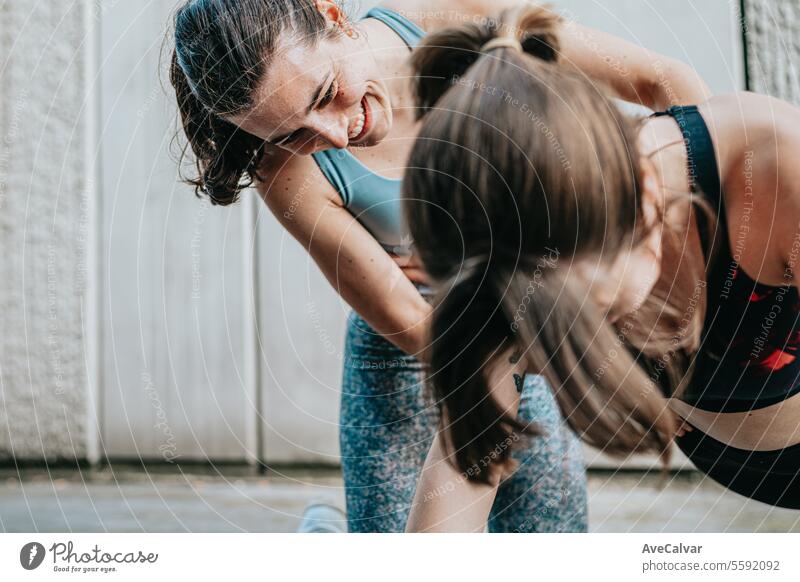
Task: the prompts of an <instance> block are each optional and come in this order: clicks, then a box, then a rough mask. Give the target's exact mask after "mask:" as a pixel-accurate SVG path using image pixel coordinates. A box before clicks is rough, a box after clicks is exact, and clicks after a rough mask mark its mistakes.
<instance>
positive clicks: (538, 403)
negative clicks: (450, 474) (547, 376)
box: [340, 313, 587, 532]
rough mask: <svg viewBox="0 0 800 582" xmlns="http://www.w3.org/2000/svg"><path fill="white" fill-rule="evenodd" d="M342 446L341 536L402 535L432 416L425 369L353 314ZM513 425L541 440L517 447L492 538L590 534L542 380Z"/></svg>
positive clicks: (574, 455)
mask: <svg viewBox="0 0 800 582" xmlns="http://www.w3.org/2000/svg"><path fill="white" fill-rule="evenodd" d="M345 355H346V357H345V364H344V379H343V382H342V408H341V420H340V423H341V427H340V444H341V452H342V468H343V472H344V480H345V488H346V497H347V518H348V529H349V531H351V532H402V531H404V529H405V525H406V520H407V519H408V514H409V510H410V508H411V503H412V500H413V498H414V492H415V488H416V483H417V478H418V476H419V473H420V471H421V469H422V465H423V463H424V461H425V457H426V455H427V453H428V449H429V448H430V445H431V441H432V439H433V436H434V434H435V432H436V427H437V423H438V411H437V409H436V406H435V405H434V403H433V401H432V399H431V398H430V395H428V394H427V393H426V390H425V389H424V385H423V382H422V378H423V374H422V365H421V364H420V362H419V361H418V360H416V359H415V358H412V357H411V356H408V355H406V354H404V353H403V352H402V351H401V350H399V349H398V348H396V347H394V346H393V345H392V344H391V343H389V342H388V341H387V340H385V339H384V338H382V337H381V336H379V335H378V334H377V333H376V332H374V331H373V330H372V329H371V328H370V327H369V325H368V324H367V323H366V322H365V321H364V320H363V319H362V318H361V317H359V316H358V315H356V314H355V313H353V314H351V316H350V318H349V320H348V330H347V341H346V345H345ZM519 416H520V418H521V419H523V420H524V421H526V422H529V421H536V422H537V423H538V425H539V426H540V427H541V428H543V429H544V430H545V435H544V436H540V437H524V441H520V442H518V443H516V445H515V447H516V450H515V452H514V457H515V459H516V460H517V461H518V467H517V469H516V471H515V472H514V474H513V475H512V476H510V477H509V478H507V479H506V480H505V481H504V482H503V483H502V485H501V486H500V488H499V490H498V494H497V498H496V500H495V503H494V506H493V507H492V512H491V515H490V518H489V523H488V528H489V531H492V532H582V531H586V528H587V511H586V505H587V503H586V477H585V471H584V467H583V462H582V457H581V447H580V444H579V441H578V439H577V438H576V437H575V435H574V433H573V432H572V431H571V430H569V428H568V427H567V426H566V425H565V423H564V422H563V420H562V418H561V414H560V412H559V410H558V407H557V406H556V403H555V399H554V397H553V394H552V391H551V390H550V389H549V387H548V385H547V383H546V382H545V381H544V380H543V379H542V378H541V377H539V376H533V375H529V376H527V377H526V378H525V383H524V386H523V391H522V396H521V400H520V410H519Z"/></svg>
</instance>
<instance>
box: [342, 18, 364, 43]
mask: <svg viewBox="0 0 800 582" xmlns="http://www.w3.org/2000/svg"><path fill="white" fill-rule="evenodd" d="M339 26H341V27H342V30H343V31H344V33H345V34H346V35H347V36H348V37H350V38H352V39H356V38H360V37H361V35H360V34H359V33H358V30H356V28H355V27H354V26H353V25H352V24H350V23H349V22H347V21H344V22H343V23H340V24H339Z"/></svg>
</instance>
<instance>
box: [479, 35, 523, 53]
mask: <svg viewBox="0 0 800 582" xmlns="http://www.w3.org/2000/svg"><path fill="white" fill-rule="evenodd" d="M496 48H510V49H514V50H515V51H519V52H523V51H522V43H520V42H519V41H518V40H517V39H516V38H512V37H510V36H498V37H496V38H493V39H492V40H490V41H488V42H486V43H485V44H484V45H483V46H482V47H481V52H482V53H488V52H489V51H491V50H494V49H496Z"/></svg>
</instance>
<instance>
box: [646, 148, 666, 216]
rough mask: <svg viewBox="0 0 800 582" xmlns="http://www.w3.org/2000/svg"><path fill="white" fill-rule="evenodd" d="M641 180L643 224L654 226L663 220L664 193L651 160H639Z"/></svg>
mask: <svg viewBox="0 0 800 582" xmlns="http://www.w3.org/2000/svg"><path fill="white" fill-rule="evenodd" d="M640 167H641V173H642V179H641V182H640V187H641V189H642V195H641V198H640V200H641V203H642V214H643V215H644V219H645V224H647V225H656V224H658V223H659V222H661V221H663V219H664V207H665V200H664V192H663V190H662V188H661V186H659V183H658V173H657V171H656V168H655V166H654V165H653V162H652V160H650V158H648V157H646V156H642V157H641V158H640Z"/></svg>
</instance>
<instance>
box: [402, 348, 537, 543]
mask: <svg viewBox="0 0 800 582" xmlns="http://www.w3.org/2000/svg"><path fill="white" fill-rule="evenodd" d="M509 356H510V353H509V354H505V355H504V356H502V357H499V358H498V359H497V363H496V364H493V365H492V367H491V369H490V370H488V371H487V375H488V381H489V389H490V390H491V393H492V397H493V398H495V399H496V400H497V402H498V403H499V404H500V407H501V409H503V410H505V411H506V412H507V414H509V415H513V416H516V415H517V412H518V410H519V399H520V394H519V392H517V388H516V386H517V383H516V382H515V381H514V374H519V375H521V376H524V374H525V362H524V360H523V361H520V362H517V363H516V364H512V363H511V362H510V361H509V360H510V358H509ZM444 430H447V427H444ZM498 445H500V446H503V443H498ZM512 445H513V444H512V443H510V442H509V443H507V444H506V446H512ZM448 457H449V452H448V451H447V447H445V443H444V438H443V435H442V434H441V433H439V434H437V435H436V438H435V439H434V441H433V445H432V446H431V449H430V451H428V457H427V458H426V459H425V465H424V466H423V468H422V473H421V474H420V478H419V482H418V484H417V491H416V493H415V495H414V503H413V505H412V508H411V514H410V515H409V518H408V523H407V524H406V531H407V532H482V531H483V530H484V529H485V528H486V521H487V519H488V517H489V512H490V510H491V508H492V504H493V503H494V499H495V496H496V495H497V488H498V486H499V485H500V474H499V470H498V469H497V468H496V467H494V466H492V465H491V462H492V461H493V459H492V458H488V459H483V460H482V461H481V462H480V463H478V464H477V465H476V466H474V467H470V468H469V469H467V470H466V471H463V472H462V471H459V470H458V469H457V468H456V467H455V466H454V465H453V463H451V462H450V461H449V459H448ZM483 471H489V472H490V475H491V478H490V482H491V484H484V483H476V482H474V481H470V480H469V479H468V477H469V476H470V475H472V474H475V473H477V472H483Z"/></svg>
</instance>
